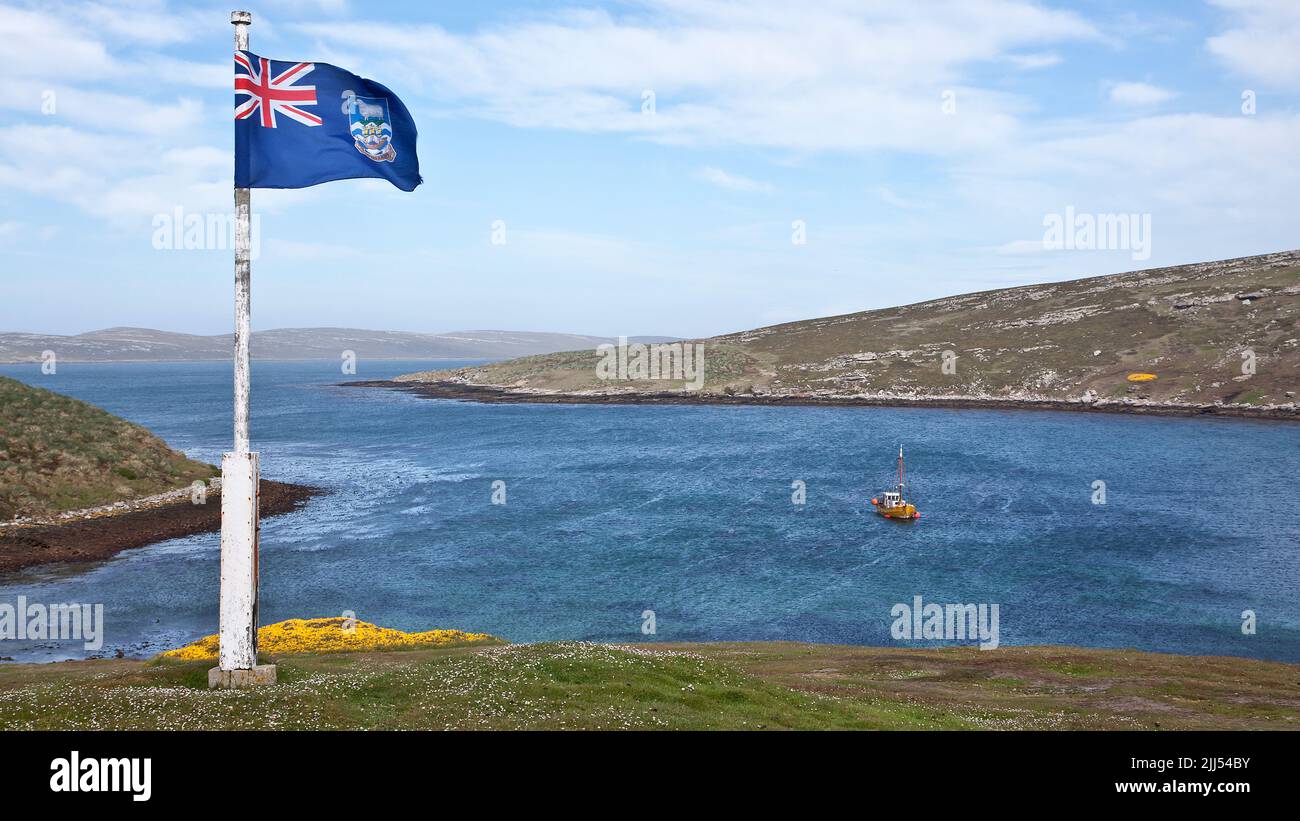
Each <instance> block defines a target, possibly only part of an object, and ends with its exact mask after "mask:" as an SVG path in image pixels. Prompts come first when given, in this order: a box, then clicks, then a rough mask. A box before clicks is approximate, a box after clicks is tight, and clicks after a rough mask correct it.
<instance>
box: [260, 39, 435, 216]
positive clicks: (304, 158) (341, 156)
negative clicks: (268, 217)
mask: <svg viewBox="0 0 1300 821" xmlns="http://www.w3.org/2000/svg"><path fill="white" fill-rule="evenodd" d="M415 137H416V133H415V121H414V120H412V119H411V114H410V112H408V111H407V110H406V106H404V105H402V101H401V100H399V99H397V95H396V94H394V93H393V92H391V91H389V90H388V89H387V88H385V87H383V86H381V85H380V84H379V83H376V82H372V81H370V80H366V79H363V78H361V77H358V76H357V75H355V74H350V73H348V72H346V71H344V70H343V69H341V68H338V67H337V66H331V65H329V64H327V63H289V62H282V61H280V60H268V59H267V58H265V57H258V56H257V55H256V54H253V53H252V52H249V51H237V52H235V187H236V188H306V187H307V186H310V185H317V184H319V183H322V182H329V181H330V180H349V179H355V178H357V177H381V178H383V179H386V180H388V181H389V182H391V183H392V184H393V185H395V186H397V187H398V188H400V189H402V190H403V191H413V190H415V186H417V185H419V184H420V183H421V181H422V180H421V179H420V160H419V157H417V156H416V155H415Z"/></svg>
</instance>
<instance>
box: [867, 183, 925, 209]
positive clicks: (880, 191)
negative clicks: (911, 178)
mask: <svg viewBox="0 0 1300 821" xmlns="http://www.w3.org/2000/svg"><path fill="white" fill-rule="evenodd" d="M876 195H877V196H879V197H880V199H881V201H882V202H884V203H885V204H887V205H892V206H894V207H895V208H902V209H904V210H907V211H913V210H916V209H918V208H921V207H923V205H924V203H921V202H919V201H917V200H913V199H909V198H907V197H902V196H899V195H898V194H897V193H895V191H894V189H892V188H889V187H888V186H884V185H881V186H878V187H877V188H876Z"/></svg>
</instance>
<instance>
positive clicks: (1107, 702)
mask: <svg viewBox="0 0 1300 821" xmlns="http://www.w3.org/2000/svg"><path fill="white" fill-rule="evenodd" d="M268 659H269V660H272V661H274V662H275V663H276V664H277V665H278V667H279V670H278V677H279V682H280V683H279V684H277V685H276V686H273V687H265V688H256V689H252V690H245V691H239V692H216V693H214V692H211V691H209V690H208V689H207V671H208V668H210V667H211V666H212V662H211V661H210V660H202V661H190V662H174V661H170V660H161V661H158V662H155V663H152V664H151V663H149V662H143V661H136V660H129V659H120V660H112V659H104V660H98V661H73V662H64V663H60V664H4V665H0V729H3V730H24V729H35V730H64V729H78V730H153V729H173V730H174V729H187V730H191V729H260V730H323V729H389V730H395V729H424V730H428V729H750V730H764V729H768V730H778V729H926V730H939V729H1005V730H1017V729H1043V730H1048V729H1050V730H1068V729H1125V730H1136V729H1148V730H1156V729H1161V730H1178V729H1294V728H1295V727H1296V726H1297V722H1300V693H1298V692H1297V687H1296V681H1297V678H1298V676H1297V667H1296V665H1294V664H1282V663H1278V662H1267V661H1252V660H1248V659H1238V658H1221V657H1207V656H1199V657H1195V656H1175V655H1165V654H1161V653H1140V652H1136V651H1133V650H1091V649H1081V648H1071V647H1001V648H998V649H997V650H990V651H981V650H979V649H976V648H973V647H949V648H941V649H921V648H913V649H909V648H902V647H838V646H834V645H822V644H802V643H794V642H762V643H742V644H636V645H606V644H582V643H572V642H561V643H551V644H526V645H504V646H469V647H459V648H447V649H443V648H438V649H412V650H399V651H389V652H345V653H325V654H319V655H279V656H276V655H271V656H269V657H268Z"/></svg>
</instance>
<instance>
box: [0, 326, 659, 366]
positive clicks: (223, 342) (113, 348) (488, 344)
mask: <svg viewBox="0 0 1300 821" xmlns="http://www.w3.org/2000/svg"><path fill="white" fill-rule="evenodd" d="M638 339H640V340H641V341H644V342H659V341H667V340H669V339H671V337H638ZM608 341H610V340H609V339H606V338H605V337H598V336H583V335H582V334H557V333H528V332H518V331H452V332H450V333H442V334H423V333H407V332H404V331H367V330H359V329H356V328H280V329H277V330H270V331H255V332H254V333H253V338H252V340H251V341H250V343H249V347H250V350H251V352H252V356H253V358H254V359H280V360H284V359H330V360H335V361H337V360H338V359H339V357H340V356H342V354H343V352H344V351H353V352H354V353H356V355H357V356H358V357H359V358H361V359H507V358H510V357H517V356H528V355H530V354H539V353H548V352H552V351H566V350H573V349H575V348H583V347H595V346H596V345H599V344H601V343H602V342H608ZM233 346H234V341H233V337H232V336H231V335H230V334H221V335H217V336H198V335H194V334H178V333H171V332H169V331H155V330H151V329H149V328H106V329H104V330H101V331H91V332H89V333H84V334H76V335H74V336H58V335H51V334H26V333H0V363H6V362H8V363H17V362H39V361H41V355H42V353H43V352H44V351H54V352H55V354H56V355H57V356H58V359H59V361H62V362H155V361H157V362H175V361H195V360H208V359H221V360H228V359H230V356H231V351H232V349H233Z"/></svg>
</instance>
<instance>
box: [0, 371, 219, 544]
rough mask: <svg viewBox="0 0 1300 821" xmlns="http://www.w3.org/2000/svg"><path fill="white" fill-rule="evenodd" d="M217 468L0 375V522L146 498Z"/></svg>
mask: <svg viewBox="0 0 1300 821" xmlns="http://www.w3.org/2000/svg"><path fill="white" fill-rule="evenodd" d="M219 473H220V471H219V470H218V469H217V468H215V467H214V466H212V465H207V464H204V463H202V462H196V461H194V460H192V459H187V458H186V457H185V456H184V454H181V453H178V452H176V451H174V450H172V449H171V448H169V447H168V446H167V443H165V442H163V441H162V440H161V439H159V438H158V437H157V436H154V435H153V434H152V433H150V432H149V431H147V430H145V429H144V428H142V427H140V426H139V425H133V424H131V423H130V422H127V421H126V420H125V419H121V418H119V417H116V416H114V415H112V414H111V413H108V412H107V411H104V410H101V409H99V408H97V407H95V406H94V405H89V404H87V403H85V402H81V401H79V400H76V399H73V398H71V397H68V396H63V395H61V394H57V393H54V392H53V391H48V390H44V389H41V388H34V387H31V386H29V385H25V384H23V383H22V382H18V381H17V380H14V379H9V378H7V377H0V521H5V520H8V519H12V518H15V517H17V516H47V515H50V514H54V513H60V512H62V511H65V510H77V509H80V508H86V507H94V506H97V505H103V504H109V503H112V502H117V501H122V500H126V499H133V498H138V497H141V496H149V495H152V494H155V493H161V492H163V491H167V490H173V489H176V488H181V487H184V486H186V485H188V484H190V483H191V482H193V481H194V480H195V479H208V478H210V477H212V476H216V475H218V474H219Z"/></svg>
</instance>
